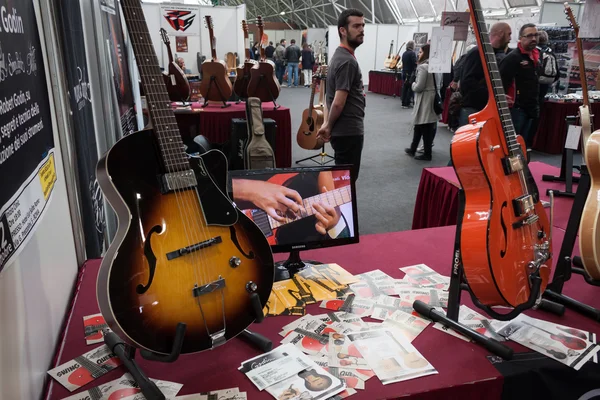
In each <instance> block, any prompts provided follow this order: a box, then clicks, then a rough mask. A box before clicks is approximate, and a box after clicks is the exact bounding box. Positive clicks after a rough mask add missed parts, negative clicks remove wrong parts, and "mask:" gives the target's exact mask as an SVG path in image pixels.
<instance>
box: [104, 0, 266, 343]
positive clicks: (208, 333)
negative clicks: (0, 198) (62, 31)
mask: <svg viewBox="0 0 600 400" xmlns="http://www.w3.org/2000/svg"><path fill="white" fill-rule="evenodd" d="M121 5H122V7H123V15H124V17H125V22H126V24H127V29H128V31H129V33H130V37H131V43H132V47H133V51H134V54H135V57H136V60H137V62H138V66H139V71H140V77H141V81H142V85H143V87H144V90H145V92H146V97H147V101H148V109H149V112H150V117H151V119H152V122H153V130H146V131H140V132H136V133H132V134H130V135H128V136H125V137H124V138H122V139H121V140H120V141H118V142H117V143H116V144H115V145H114V146H113V147H112V148H111V149H110V150H109V151H108V153H107V154H106V155H105V156H104V157H103V158H102V159H101V160H100V161H99V162H98V166H97V171H96V173H97V177H98V183H99V184H100V188H101V189H102V191H103V193H104V195H105V197H106V199H107V200H108V202H109V203H110V205H111V206H112V208H113V209H114V210H115V213H116V214H117V218H118V229H117V232H116V235H115V238H114V240H113V242H112V243H111V245H110V247H109V248H108V250H107V252H106V255H105V256H104V258H103V260H102V264H101V266H100V271H99V274H98V281H97V288H96V289H97V298H98V304H99V306H100V311H101V312H102V315H103V316H104V319H105V320H106V323H107V324H108V325H109V326H110V328H111V329H112V330H113V331H115V333H116V334H117V335H119V336H120V337H121V339H123V340H124V341H125V342H127V343H128V344H130V345H132V346H135V347H138V348H142V349H146V350H149V351H152V352H154V353H158V354H169V353H170V352H171V350H172V348H173V344H174V339H175V333H176V327H177V326H178V325H179V323H180V322H181V323H184V324H186V330H185V336H184V340H183V346H182V348H181V353H182V354H185V353H194V352H199V351H203V350H208V349H212V348H214V347H216V346H218V345H221V344H223V343H225V342H226V341H227V340H229V339H231V338H233V337H234V336H236V335H237V334H239V333H240V332H242V331H243V330H244V329H246V328H247V327H248V325H250V324H251V323H252V322H253V321H254V319H255V315H256V314H255V312H253V310H255V309H256V306H257V304H256V298H257V297H258V298H259V300H260V303H261V304H258V306H259V307H260V308H262V305H264V304H265V303H266V302H267V299H268V297H269V293H270V291H271V287H272V285H273V277H274V266H273V256H272V253H271V249H270V247H269V244H268V242H267V241H266V240H265V238H264V236H263V234H262V233H261V231H260V230H259V229H258V227H257V226H256V225H255V224H253V223H252V221H250V220H249V219H248V218H247V217H246V216H245V215H244V214H243V213H241V212H240V211H239V210H238V209H237V208H236V207H235V205H234V204H233V203H232V202H231V200H230V199H229V198H228V197H227V196H226V195H225V193H227V191H226V190H227V159H226V157H225V155H224V154H223V153H221V152H218V151H214V150H211V151H209V152H207V153H204V154H203V155H201V156H199V157H188V156H187V155H186V153H185V152H184V145H183V141H182V139H181V135H180V133H179V130H178V129H177V121H176V120H175V115H174V113H173V111H172V108H171V105H170V103H169V101H168V96H167V91H166V88H165V86H164V84H163V83H162V76H161V71H160V68H159V65H158V59H157V57H156V54H155V53H154V52H153V51H152V50H151V49H152V39H151V37H150V34H149V33H148V28H147V26H146V22H145V20H144V13H143V11H142V7H141V4H140V0H122V1H121ZM148 49H150V50H148ZM149 52H150V53H149ZM253 306H254V307H253Z"/></svg>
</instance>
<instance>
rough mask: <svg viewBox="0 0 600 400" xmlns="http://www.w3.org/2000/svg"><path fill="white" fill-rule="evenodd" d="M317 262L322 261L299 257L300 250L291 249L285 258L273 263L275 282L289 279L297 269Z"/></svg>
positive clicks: (317, 263) (299, 269)
mask: <svg viewBox="0 0 600 400" xmlns="http://www.w3.org/2000/svg"><path fill="white" fill-rule="evenodd" d="M319 264H323V263H322V262H320V261H315V260H302V259H300V251H299V250H292V251H291V252H290V255H289V257H288V259H287V260H285V261H278V262H276V263H275V282H279V281H283V280H286V279H290V278H291V277H292V276H293V275H294V274H296V273H297V272H298V271H302V270H303V269H304V268H308V267H310V266H312V265H319Z"/></svg>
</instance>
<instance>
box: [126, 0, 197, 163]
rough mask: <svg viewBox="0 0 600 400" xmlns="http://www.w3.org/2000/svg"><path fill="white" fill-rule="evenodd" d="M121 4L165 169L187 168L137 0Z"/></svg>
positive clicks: (179, 136) (183, 147) (152, 47)
mask: <svg viewBox="0 0 600 400" xmlns="http://www.w3.org/2000/svg"><path fill="white" fill-rule="evenodd" d="M121 5H122V7H123V16H124V19H125V23H126V25H127V30H128V31H129V37H130V38H131V44H132V47H133V53H134V55H135V58H136V62H137V65H138V69H139V72H140V78H141V80H142V86H143V87H144V91H145V93H146V100H147V102H148V111H149V113H150V118H151V119H152V125H153V128H154V132H155V133H156V138H157V140H158V144H159V147H160V151H161V154H162V158H163V162H164V166H165V169H166V170H167V172H177V171H185V170H188V169H190V164H189V162H188V159H187V156H186V154H185V146H184V145H183V140H182V139H181V135H180V133H179V128H178V127H177V121H176V120H175V114H173V109H172V108H171V100H170V99H169V94H168V93H167V88H166V86H165V83H164V81H163V73H162V72H161V70H160V65H159V63H158V58H157V57H156V53H155V51H154V46H153V44H152V38H151V37H150V33H149V32H148V26H147V25H146V18H145V17H144V12H143V11H142V6H141V4H140V0H122V1H121Z"/></svg>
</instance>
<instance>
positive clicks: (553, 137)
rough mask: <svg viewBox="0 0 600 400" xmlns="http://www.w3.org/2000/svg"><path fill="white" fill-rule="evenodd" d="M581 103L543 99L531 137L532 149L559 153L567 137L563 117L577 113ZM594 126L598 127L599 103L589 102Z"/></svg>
mask: <svg viewBox="0 0 600 400" xmlns="http://www.w3.org/2000/svg"><path fill="white" fill-rule="evenodd" d="M580 105H581V103H557V102H552V101H545V102H544V107H542V109H541V111H540V124H539V126H538V129H537V133H536V135H535V138H534V139H533V149H534V150H538V151H541V152H544V153H549V154H561V153H562V152H563V149H564V147H565V139H566V137H567V123H566V122H565V118H566V117H568V116H572V115H577V112H578V111H579V106H580ZM591 112H592V114H594V127H595V128H596V129H598V128H600V103H592V104H591Z"/></svg>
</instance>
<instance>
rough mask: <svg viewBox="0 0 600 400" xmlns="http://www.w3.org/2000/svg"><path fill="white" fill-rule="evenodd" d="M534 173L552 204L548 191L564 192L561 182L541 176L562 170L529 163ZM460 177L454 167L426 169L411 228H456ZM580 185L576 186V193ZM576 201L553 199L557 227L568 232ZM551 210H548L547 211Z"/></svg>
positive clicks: (542, 197) (539, 187)
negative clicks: (572, 207) (543, 179)
mask: <svg viewBox="0 0 600 400" xmlns="http://www.w3.org/2000/svg"><path fill="white" fill-rule="evenodd" d="M529 169H530V170H531V174H532V175H533V178H534V179H535V182H536V183H537V186H538V190H539V192H540V198H541V199H542V200H546V201H550V198H549V197H548V196H547V195H546V190H547V189H554V190H564V189H565V185H564V183H561V182H544V181H542V175H556V176H558V175H559V174H560V169H559V168H556V167H553V166H551V165H548V164H544V163H541V162H532V163H530V164H529ZM459 188H460V186H459V184H458V178H457V177H456V174H455V173H454V169H453V168H452V167H441V168H423V172H422V174H421V182H420V183H419V189H418V191H417V199H416V201H415V212H414V215H413V224H412V229H422V228H434V227H437V226H447V225H456V221H457V217H458V215H457V213H458V190H459ZM576 188H577V185H576V184H575V185H574V187H573V191H575V190H576ZM572 205H573V199H572V198H568V197H555V198H554V226H555V227H557V228H560V229H562V230H565V229H566V226H567V222H568V221H569V214H570V213H571V206H572ZM546 211H547V212H549V211H550V209H549V208H547V209H546Z"/></svg>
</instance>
